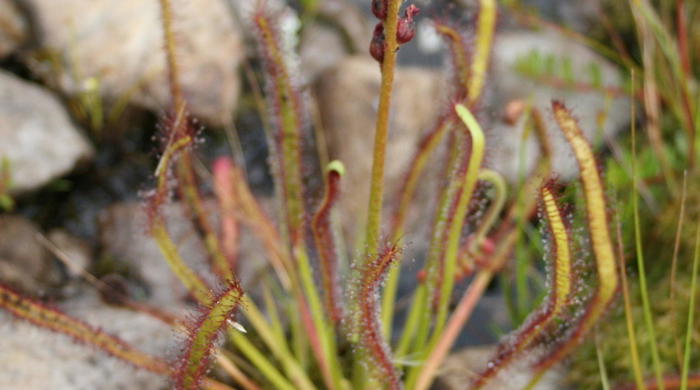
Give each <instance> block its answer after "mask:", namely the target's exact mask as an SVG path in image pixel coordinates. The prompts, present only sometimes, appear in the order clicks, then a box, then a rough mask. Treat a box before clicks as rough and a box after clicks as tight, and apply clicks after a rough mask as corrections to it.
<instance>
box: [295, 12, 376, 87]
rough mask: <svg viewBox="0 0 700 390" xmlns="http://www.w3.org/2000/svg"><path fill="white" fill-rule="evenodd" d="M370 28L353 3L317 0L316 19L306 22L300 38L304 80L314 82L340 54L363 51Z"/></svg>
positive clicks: (366, 45) (370, 36) (369, 37)
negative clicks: (306, 24) (318, 1)
mask: <svg viewBox="0 0 700 390" xmlns="http://www.w3.org/2000/svg"><path fill="white" fill-rule="evenodd" d="M372 28H373V26H372V25H371V24H370V23H369V20H368V18H367V17H366V15H365V14H364V13H363V12H362V11H361V9H360V8H359V7H358V6H357V5H355V4H353V3H351V2H348V1H347V0H328V1H322V2H320V4H319V9H318V16H317V18H316V21H315V22H313V23H311V24H309V25H308V26H307V27H306V28H305V29H304V30H303V33H302V35H301V37H300V45H299V46H300V47H299V55H300V57H301V63H302V64H303V66H302V67H301V72H302V76H303V77H304V79H305V80H309V81H314V80H315V79H316V78H317V77H318V75H319V74H320V73H322V72H323V71H325V70H326V69H328V68H331V67H332V66H334V65H335V64H337V63H338V62H339V61H341V60H342V59H343V58H344V57H346V56H348V55H352V54H357V53H366V52H367V50H368V47H369V41H370V40H371V38H372Z"/></svg>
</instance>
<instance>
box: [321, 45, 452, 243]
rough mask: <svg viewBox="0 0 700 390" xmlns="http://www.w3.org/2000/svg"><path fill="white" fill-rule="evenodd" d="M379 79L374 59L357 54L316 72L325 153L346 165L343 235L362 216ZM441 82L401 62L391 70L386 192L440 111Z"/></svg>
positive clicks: (391, 191)
mask: <svg viewBox="0 0 700 390" xmlns="http://www.w3.org/2000/svg"><path fill="white" fill-rule="evenodd" d="M379 84H380V72H379V66H378V65H377V62H376V61H374V60H373V59H372V58H371V57H369V56H356V57H348V58H346V59H344V60H343V61H342V62H340V63H339V64H338V65H337V66H335V67H333V68H332V69H329V70H328V71H327V72H325V73H324V74H323V75H321V77H320V79H319V82H318V83H317V87H316V91H317V97H318V103H319V108H320V113H321V118H322V122H323V128H324V131H325V137H326V141H327V143H328V149H329V152H330V156H331V158H334V159H339V160H341V161H343V162H344V163H345V166H346V168H347V175H346V176H344V181H343V184H342V186H343V189H344V193H345V195H343V196H341V199H340V201H339V208H340V212H339V213H338V214H339V216H341V218H342V226H343V230H344V231H345V233H346V236H348V237H351V236H353V234H354V233H355V230H356V229H358V228H361V227H362V224H364V220H365V214H366V208H367V200H368V198H369V177H370V172H371V169H372V148H373V145H374V128H375V121H376V117H377V104H378V96H379ZM442 85H444V84H443V83H442V79H441V77H440V75H439V74H438V73H437V72H433V71H429V70H424V69H419V68H408V67H406V68H399V69H398V71H397V73H396V79H395V87H394V95H393V99H392V110H391V119H390V122H391V123H390V134H389V142H388V145H387V159H386V170H385V180H386V186H387V193H388V194H395V192H396V191H397V189H398V186H399V184H400V181H401V179H402V177H403V173H404V172H405V170H406V167H407V165H408V163H409V162H410V160H411V158H412V156H413V154H414V152H415V149H416V145H417V144H418V140H419V139H420V137H421V134H423V133H424V132H426V131H428V130H430V128H431V126H432V125H433V123H434V121H435V120H436V118H437V116H438V115H439V114H440V113H441V112H442V105H441V102H442V101H443V99H446V97H443V96H442V95H443V94H442V92H443V91H442V90H443V88H442Z"/></svg>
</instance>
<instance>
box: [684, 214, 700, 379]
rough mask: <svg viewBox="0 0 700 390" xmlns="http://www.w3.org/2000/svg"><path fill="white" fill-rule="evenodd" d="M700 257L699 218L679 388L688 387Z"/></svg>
mask: <svg viewBox="0 0 700 390" xmlns="http://www.w3.org/2000/svg"><path fill="white" fill-rule="evenodd" d="M699 257H700V219H699V220H698V229H697V232H696V233H695V256H694V259H693V275H692V276H691V279H690V306H689V309H688V330H687V333H686V334H685V352H684V354H683V371H682V372H681V390H686V389H687V388H688V376H689V375H690V352H691V347H692V341H693V319H694V317H695V295H696V294H695V288H696V287H697V279H698V263H699V262H700V261H698V258H699Z"/></svg>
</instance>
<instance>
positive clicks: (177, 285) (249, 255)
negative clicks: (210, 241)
mask: <svg viewBox="0 0 700 390" xmlns="http://www.w3.org/2000/svg"><path fill="white" fill-rule="evenodd" d="M207 207H208V209H209V215H210V217H211V218H212V222H211V223H212V226H214V227H215V228H216V227H217V226H218V218H217V216H218V214H219V213H218V212H217V211H216V209H215V207H216V206H215V205H214V203H213V202H207ZM163 213H164V215H165V217H166V224H167V227H168V231H169V234H170V236H171V238H172V240H173V242H174V243H175V244H176V246H177V248H178V251H179V253H180V256H181V257H182V258H183V260H184V261H185V263H186V264H187V265H188V266H189V267H190V268H191V269H193V270H195V271H196V272H197V273H198V274H199V275H201V276H202V277H203V278H204V279H205V280H206V281H207V282H209V284H210V286H212V288H214V289H216V288H218V287H220V283H221V282H220V281H219V280H218V279H217V278H216V276H215V275H214V274H213V273H212V271H211V268H210V266H209V260H208V255H207V251H206V248H205V247H204V244H203V242H202V240H201V238H200V237H199V236H198V234H197V233H196V231H195V229H194V226H193V225H192V221H191V220H190V219H189V218H188V217H187V215H186V213H185V211H184V209H183V208H182V205H181V204H178V203H171V204H168V205H165V206H164V208H163ZM147 227H148V219H147V216H146V212H145V210H144V205H143V204H141V203H121V204H115V205H113V206H110V207H109V208H107V209H105V210H104V211H103V212H101V213H100V217H99V232H100V233H99V234H100V244H101V245H102V248H103V254H104V255H106V256H108V257H109V258H111V260H112V261H114V262H117V263H121V264H124V265H126V266H127V267H128V268H129V269H130V270H131V271H133V272H135V273H136V275H138V277H139V278H140V279H141V280H142V281H143V282H144V283H145V285H146V287H147V290H148V294H149V295H148V297H147V298H148V301H149V302H151V303H152V304H156V305H162V306H163V307H165V306H166V305H167V306H170V307H178V306H179V305H181V304H182V302H183V298H185V297H186V296H187V291H186V289H185V287H184V286H183V285H182V283H181V282H180V281H179V279H178V278H177V277H176V276H175V274H173V272H172V271H171V270H170V267H169V265H168V263H167V261H166V260H165V258H164V257H163V255H162V253H161V252H160V249H159V247H158V244H157V242H156V241H155V240H154V239H153V238H152V237H151V236H150V235H149V234H148V233H147ZM239 244H240V247H239V260H238V266H239V268H238V273H237V276H238V278H239V279H240V280H241V283H242V285H243V288H244V289H245V290H246V293H251V294H252V293H255V292H256V291H257V289H255V288H254V287H253V286H254V284H253V283H255V282H256V280H257V278H258V276H259V275H260V272H264V271H263V270H265V269H266V264H267V263H266V260H265V257H264V256H265V255H264V251H263V250H262V249H261V247H260V245H259V243H258V242H257V241H256V240H255V239H253V237H251V235H250V233H248V232H247V231H246V230H243V231H242V232H241V237H240V242H239Z"/></svg>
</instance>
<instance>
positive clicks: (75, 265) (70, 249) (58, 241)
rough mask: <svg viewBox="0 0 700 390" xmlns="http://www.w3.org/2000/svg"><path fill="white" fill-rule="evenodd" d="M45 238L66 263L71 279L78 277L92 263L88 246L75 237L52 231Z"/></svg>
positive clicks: (60, 231) (62, 231)
mask: <svg viewBox="0 0 700 390" xmlns="http://www.w3.org/2000/svg"><path fill="white" fill-rule="evenodd" d="M47 238H48V239H49V241H51V243H53V244H54V245H55V246H56V249H57V250H58V251H59V252H60V256H63V257H64V259H63V261H65V262H66V268H67V270H68V272H69V274H70V275H71V276H73V277H79V276H80V275H81V273H82V272H83V271H85V270H87V269H88V267H89V266H90V263H91V262H92V248H90V245H89V244H88V243H87V242H85V241H83V240H81V239H80V238H78V237H75V236H73V235H71V234H70V233H68V232H67V231H65V230H63V229H54V230H51V231H50V232H49V234H48V235H47Z"/></svg>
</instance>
